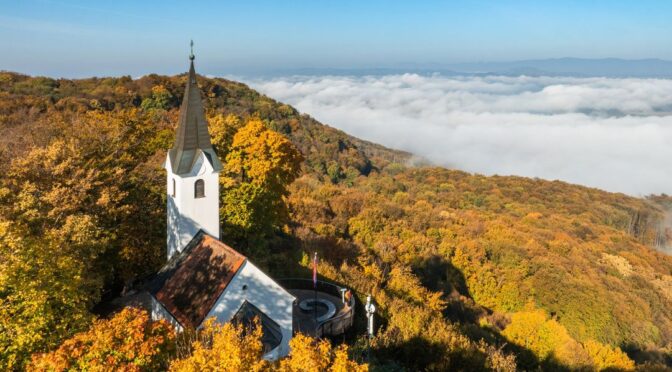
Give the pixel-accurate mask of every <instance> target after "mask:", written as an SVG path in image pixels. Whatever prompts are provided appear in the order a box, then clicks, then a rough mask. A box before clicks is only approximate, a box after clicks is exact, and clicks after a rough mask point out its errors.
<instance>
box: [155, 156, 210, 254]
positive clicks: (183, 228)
mask: <svg viewBox="0 0 672 372" xmlns="http://www.w3.org/2000/svg"><path fill="white" fill-rule="evenodd" d="M171 169H172V168H171V165H170V156H168V157H167V160H166V170H167V177H166V190H167V191H168V197H167V204H168V205H167V209H168V225H167V226H168V238H167V239H168V258H169V259H170V257H172V255H173V254H175V253H176V252H180V251H181V250H182V249H183V248H184V247H185V246H186V245H187V244H189V242H190V241H191V239H193V237H194V236H195V235H196V234H197V233H198V231H199V230H201V229H202V230H203V231H205V232H206V233H208V234H209V235H211V236H213V237H215V238H217V239H219V173H217V172H215V171H214V169H213V168H212V165H211V164H210V162H209V161H207V159H206V158H205V156H204V155H203V154H202V153H201V155H200V156H199V157H198V159H197V161H196V163H195V164H194V167H193V169H192V171H191V172H190V173H188V174H185V175H181V176H180V175H176V174H173V173H172V171H171ZM199 179H202V180H203V181H204V186H205V196H204V197H202V198H196V197H195V196H194V188H195V184H196V181H197V180H199ZM173 186H174V189H173Z"/></svg>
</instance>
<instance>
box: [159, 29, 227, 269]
mask: <svg viewBox="0 0 672 372" xmlns="http://www.w3.org/2000/svg"><path fill="white" fill-rule="evenodd" d="M191 45H192V52H191V54H190V55H189V59H190V60H191V63H190V67H189V76H188V77H187V84H186V88H185V90H184V98H183V99H182V106H181V107H180V116H179V122H178V124H177V133H176V136H175V144H174V145H173V147H172V148H171V149H170V150H169V151H168V155H167V157H166V162H165V168H166V171H167V178H166V181H167V182H166V187H167V192H168V197H167V200H168V224H167V230H168V259H170V258H171V257H172V256H173V255H175V254H176V253H179V252H181V251H182V250H183V249H184V247H185V246H186V245H187V244H188V243H189V242H190V241H191V240H192V238H193V237H194V236H195V235H196V234H197V233H198V231H199V230H203V231H204V232H206V233H208V234H209V235H211V236H213V237H215V238H217V239H219V172H220V171H221V170H222V163H221V162H220V161H219V158H218V157H217V154H216V153H215V150H214V149H213V148H212V143H211V142H210V133H209V132H208V123H207V122H206V121H205V111H204V109H203V102H202V100H201V92H200V90H199V89H198V84H197V83H196V72H195V70H194V58H195V57H194V53H193V42H192V43H191Z"/></svg>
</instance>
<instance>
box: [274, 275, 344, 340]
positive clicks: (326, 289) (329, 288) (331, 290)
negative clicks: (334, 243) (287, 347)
mask: <svg viewBox="0 0 672 372" xmlns="http://www.w3.org/2000/svg"><path fill="white" fill-rule="evenodd" d="M277 282H278V284H280V285H281V286H283V287H284V288H285V289H303V290H311V291H313V290H317V291H318V292H322V293H326V294H330V295H332V296H334V297H336V298H341V296H342V293H341V288H345V287H341V286H338V285H336V284H334V283H329V282H325V281H322V280H318V281H317V286H316V287H314V286H313V280H312V279H302V278H287V279H278V280H277ZM344 306H345V311H341V312H339V313H337V314H336V315H335V316H333V317H331V318H329V319H326V320H324V321H322V322H319V323H318V324H317V335H316V336H317V337H322V336H336V335H340V334H343V333H345V331H346V330H348V328H350V327H352V324H353V322H354V320H355V296H354V293H353V295H352V296H350V300H349V301H348V303H346V304H344Z"/></svg>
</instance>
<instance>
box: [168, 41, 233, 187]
mask: <svg viewBox="0 0 672 372" xmlns="http://www.w3.org/2000/svg"><path fill="white" fill-rule="evenodd" d="M193 45H194V43H193V41H192V43H191V46H192V50H191V54H190V55H189V59H190V60H191V65H190V67H189V76H188V78H187V85H186V87H185V89H184V97H183V98H182V106H181V107H180V118H179V122H178V124H177V134H176V136H175V144H174V145H173V147H172V148H171V149H170V150H169V152H168V153H169V156H170V164H171V168H172V171H173V173H175V174H178V175H181V174H186V173H189V172H191V169H192V166H193V164H194V162H195V161H196V160H197V159H198V157H199V155H200V153H201V152H202V153H204V154H205V156H206V158H207V159H208V161H210V163H211V165H212V167H213V168H214V169H215V171H220V170H221V169H222V163H221V162H220V161H219V159H218V158H217V154H215V150H214V149H213V148H212V143H211V142H210V133H209V132H208V123H207V122H206V121H205V110H204V109H203V101H202V100H201V91H200V90H199V89H198V84H197V83H196V71H195V70H194V58H195V57H194V51H193Z"/></svg>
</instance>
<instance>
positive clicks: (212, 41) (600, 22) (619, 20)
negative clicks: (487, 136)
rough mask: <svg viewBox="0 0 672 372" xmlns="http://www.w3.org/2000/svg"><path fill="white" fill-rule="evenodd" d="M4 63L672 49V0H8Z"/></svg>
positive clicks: (96, 68)
mask: <svg viewBox="0 0 672 372" xmlns="http://www.w3.org/2000/svg"><path fill="white" fill-rule="evenodd" d="M0 9H1V10H0V69H5V70H12V71H19V72H24V73H29V74H45V75H50V76H66V77H80V76H91V75H97V76H101V75H126V74H129V75H132V76H139V75H142V74H146V73H150V72H157V73H167V74H174V73H179V72H181V71H184V70H185V69H186V63H187V59H186V56H187V55H188V43H189V39H191V38H193V39H194V42H195V44H196V45H195V51H196V55H197V62H198V64H199V67H198V68H199V72H201V73H204V74H217V75H223V74H227V73H233V74H235V73H241V72H254V71H268V70H275V69H288V68H306V67H309V68H325V67H334V68H363V67H395V68H396V67H405V66H415V67H422V66H433V65H441V64H446V63H457V62H475V61H509V60H521V59H537V58H559V57H583V58H602V57H617V58H627V59H639V58H662V59H672V22H671V21H670V19H672V1H667V0H658V1H654V0H632V1H623V0H609V1H607V0H603V1H597V0H581V1H578V0H577V1H542V0H537V1H503V0H491V1H484V0H482V1H466V0H465V1H404V2H402V1H362V0H360V1H347V0H340V1H318V0H313V1H284V2H281V1H270V0H269V1H226V2H225V1H193V2H187V1H180V2H178V1H144V2H139V1H108V2H102V1H101V2H94V1H67V0H54V1H46V0H41V1H40V0H22V1H15V0H13V1H10V0H0Z"/></svg>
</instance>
